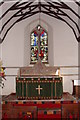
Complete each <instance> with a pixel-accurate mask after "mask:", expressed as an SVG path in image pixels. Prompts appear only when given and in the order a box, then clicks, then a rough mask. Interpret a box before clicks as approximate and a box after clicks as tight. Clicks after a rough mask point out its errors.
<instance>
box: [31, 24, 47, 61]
mask: <svg viewBox="0 0 80 120" xmlns="http://www.w3.org/2000/svg"><path fill="white" fill-rule="evenodd" d="M30 40H31V63H36V62H37V60H38V57H40V58H41V61H42V62H43V63H48V34H47V31H46V30H45V29H44V28H42V27H41V26H40V25H38V26H37V27H36V28H35V29H34V30H33V31H32V32H31V35H30Z"/></svg>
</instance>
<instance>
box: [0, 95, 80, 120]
mask: <svg viewBox="0 0 80 120" xmlns="http://www.w3.org/2000/svg"><path fill="white" fill-rule="evenodd" d="M1 104H2V118H3V119H2V120H6V118H7V120H8V119H9V120H13V118H14V119H16V120H18V119H21V120H31V119H32V120H41V119H44V120H47V119H50V120H54V119H68V120H69V119H71V120H72V119H74V120H80V99H77V98H75V97H74V96H72V95H71V94H69V93H63V96H62V98H61V99H51V100H18V99H17V98H16V94H15V93H12V94H10V95H8V96H2V101H1Z"/></svg>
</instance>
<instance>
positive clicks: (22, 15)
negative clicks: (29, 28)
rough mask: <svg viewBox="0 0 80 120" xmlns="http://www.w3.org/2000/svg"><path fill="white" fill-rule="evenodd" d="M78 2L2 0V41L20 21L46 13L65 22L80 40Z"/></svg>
mask: <svg viewBox="0 0 80 120" xmlns="http://www.w3.org/2000/svg"><path fill="white" fill-rule="evenodd" d="M79 10H80V2H78V1H76V0H67V1H66V2H64V0H2V2H0V11H2V12H1V17H0V19H1V21H0V22H1V31H0V32H1V37H0V43H2V42H3V41H4V39H5V37H6V35H7V33H8V32H9V31H10V30H11V28H12V27H13V26H14V25H15V24H16V23H19V22H20V21H22V20H24V19H27V18H29V17H31V16H34V15H36V14H46V15H48V16H50V17H52V18H53V17H54V18H56V19H58V20H60V21H63V22H64V23H66V24H67V25H68V26H69V27H70V29H71V30H72V31H73V33H74V36H75V38H76V40H77V41H78V42H80V26H79V25H78V22H79V21H80V15H79Z"/></svg>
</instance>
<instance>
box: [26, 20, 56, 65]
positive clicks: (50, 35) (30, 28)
mask: <svg viewBox="0 0 80 120" xmlns="http://www.w3.org/2000/svg"><path fill="white" fill-rule="evenodd" d="M37 25H39V19H35V20H34V21H32V22H30V23H29V24H28V26H26V27H25V36H24V66H28V65H30V61H31V60H30V57H31V51H30V50H31V49H30V47H31V45H30V34H31V32H32V31H33V30H34V28H36V26H37ZM40 25H41V26H42V27H43V28H44V29H45V30H46V31H47V33H48V63H49V65H51V66H53V65H54V59H53V56H54V52H53V51H54V50H53V49H54V47H53V28H52V27H51V26H50V25H49V24H48V23H47V22H46V21H44V20H42V19H41V20H40Z"/></svg>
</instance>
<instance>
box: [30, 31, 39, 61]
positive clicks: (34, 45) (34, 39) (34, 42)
mask: <svg viewBox="0 0 80 120" xmlns="http://www.w3.org/2000/svg"><path fill="white" fill-rule="evenodd" d="M37 59H38V34H37V32H36V31H33V32H32V33H31V62H32V63H35V62H37Z"/></svg>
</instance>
